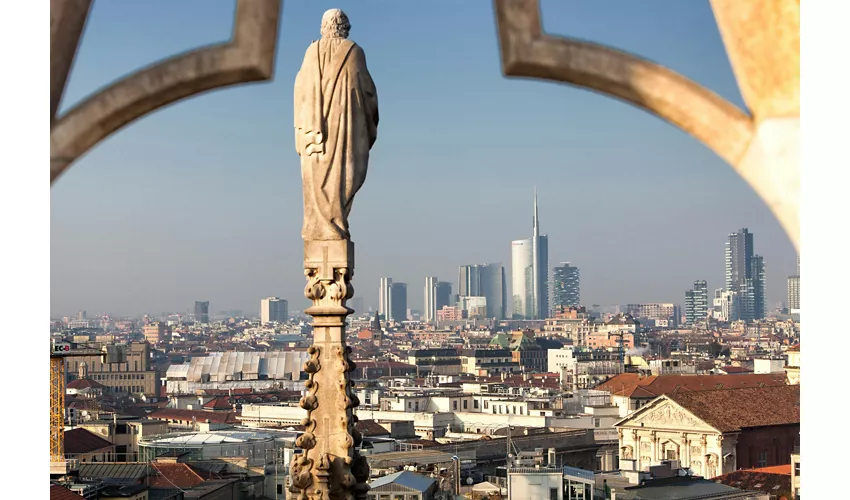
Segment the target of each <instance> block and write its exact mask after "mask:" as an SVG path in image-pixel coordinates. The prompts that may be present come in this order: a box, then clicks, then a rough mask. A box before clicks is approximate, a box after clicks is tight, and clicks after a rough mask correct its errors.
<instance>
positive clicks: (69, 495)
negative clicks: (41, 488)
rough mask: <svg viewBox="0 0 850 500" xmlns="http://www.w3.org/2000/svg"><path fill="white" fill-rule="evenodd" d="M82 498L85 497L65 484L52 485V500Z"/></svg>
mask: <svg viewBox="0 0 850 500" xmlns="http://www.w3.org/2000/svg"><path fill="white" fill-rule="evenodd" d="M81 498H83V499H84V498H85V497H83V496H80V495H77V494H76V493H74V492H73V491H71V490H69V489H68V488H65V487H64V486H59V485H58V484H51V485H50V500H80V499H81Z"/></svg>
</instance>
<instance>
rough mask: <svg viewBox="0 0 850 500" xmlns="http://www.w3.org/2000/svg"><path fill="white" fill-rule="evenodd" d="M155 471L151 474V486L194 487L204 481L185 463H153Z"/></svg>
mask: <svg viewBox="0 0 850 500" xmlns="http://www.w3.org/2000/svg"><path fill="white" fill-rule="evenodd" d="M151 466H152V467H153V470H154V473H153V475H151V476H150V478H149V480H150V483H149V484H150V486H151V488H170V489H173V488H174V487H177V488H194V487H195V486H198V485H199V484H201V483H203V482H204V478H202V477H201V476H199V475H198V474H197V473H196V472H195V471H194V470H192V468H191V467H189V466H188V465H187V464H184V463H164V462H153V463H151Z"/></svg>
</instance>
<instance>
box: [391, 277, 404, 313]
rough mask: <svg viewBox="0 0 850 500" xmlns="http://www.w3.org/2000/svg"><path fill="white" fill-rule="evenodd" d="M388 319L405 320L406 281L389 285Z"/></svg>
mask: <svg viewBox="0 0 850 500" xmlns="http://www.w3.org/2000/svg"><path fill="white" fill-rule="evenodd" d="M390 297H391V298H390V303H391V305H390V319H391V320H393V321H398V322H401V321H406V320H407V283H393V284H392V285H390Z"/></svg>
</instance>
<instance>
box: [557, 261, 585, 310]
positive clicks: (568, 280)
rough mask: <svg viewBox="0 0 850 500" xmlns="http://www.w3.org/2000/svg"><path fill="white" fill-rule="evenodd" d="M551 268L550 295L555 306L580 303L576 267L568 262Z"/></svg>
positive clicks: (569, 305) (571, 305)
mask: <svg viewBox="0 0 850 500" xmlns="http://www.w3.org/2000/svg"><path fill="white" fill-rule="evenodd" d="M561 264H562V265H561V266H559V267H556V268H554V269H553V270H552V295H553V296H554V302H553V305H554V306H555V307H578V306H580V305H581V295H580V293H579V272H578V268H577V267H575V266H571V265H570V263H569V262H562V263H561Z"/></svg>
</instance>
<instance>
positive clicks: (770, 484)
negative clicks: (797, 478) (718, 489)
mask: <svg viewBox="0 0 850 500" xmlns="http://www.w3.org/2000/svg"><path fill="white" fill-rule="evenodd" d="M780 467H785V468H787V469H788V474H784V473H778V474H777V473H773V472H767V471H766V470H767V469H775V468H780ZM790 469H791V465H780V466H777V467H763V468H761V469H749V470H737V471H735V472H730V473H728V474H723V475H722V476H718V477H716V478H714V481H715V482H717V483H720V484H725V485H726V486H732V487H733V488H738V489H741V490H749V491H761V492H764V493H768V494H770V495H771V498H777V499H782V498H785V499H790V498H792V494H791V470H790Z"/></svg>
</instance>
